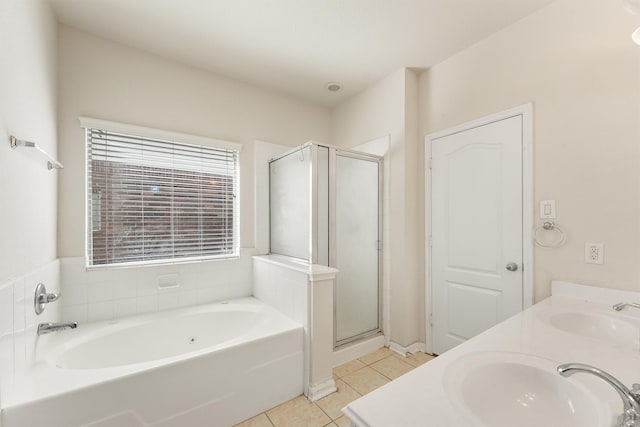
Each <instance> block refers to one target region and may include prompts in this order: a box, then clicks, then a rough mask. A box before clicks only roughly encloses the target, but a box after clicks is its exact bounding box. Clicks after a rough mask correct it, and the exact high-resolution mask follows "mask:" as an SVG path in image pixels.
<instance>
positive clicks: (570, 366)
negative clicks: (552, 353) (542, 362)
mask: <svg viewBox="0 0 640 427" xmlns="http://www.w3.org/2000/svg"><path fill="white" fill-rule="evenodd" d="M578 372H584V373H586V374H592V375H595V376H596V377H598V378H600V379H602V380H604V381H606V382H607V383H608V384H609V385H610V386H611V387H613V388H614V389H615V390H616V391H617V392H618V394H619V395H620V397H621V398H622V402H623V404H624V411H623V413H622V414H621V415H620V416H619V417H618V422H617V424H616V427H640V385H638V384H634V385H633V387H632V389H633V390H629V389H628V388H627V387H626V386H625V385H624V384H622V383H621V382H620V381H619V380H617V379H616V378H614V377H613V376H612V375H610V374H608V373H607V372H605V371H603V370H601V369H598V368H596V367H594V366H590V365H583V364H582V363H566V364H564V365H560V366H558V373H559V374H560V375H562V376H563V377H568V376H570V375H573V374H575V373H578Z"/></svg>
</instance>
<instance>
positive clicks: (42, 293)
mask: <svg viewBox="0 0 640 427" xmlns="http://www.w3.org/2000/svg"><path fill="white" fill-rule="evenodd" d="M60 296H61V294H60V293H57V294H55V293H50V294H49V293H47V288H46V287H45V286H44V283H38V285H37V286H36V290H35V295H34V296H33V309H34V310H35V312H36V314H42V312H43V311H44V308H45V305H46V304H49V303H50V302H53V301H57V300H58V299H60Z"/></svg>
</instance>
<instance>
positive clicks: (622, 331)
mask: <svg viewBox="0 0 640 427" xmlns="http://www.w3.org/2000/svg"><path fill="white" fill-rule="evenodd" d="M548 321H549V323H551V325H553V326H554V327H556V328H558V329H561V330H563V331H565V332H570V333H574V334H578V335H582V336H584V337H589V338H595V339H599V340H602V341H606V342H608V343H609V344H611V345H614V346H616V347H619V348H627V349H630V350H638V349H639V348H640V328H638V327H637V326H636V325H634V324H632V323H630V322H626V321H624V320H621V319H618V318H616V317H613V316H607V315H605V314H590V313H578V312H566V313H553V314H550V315H549V317H548Z"/></svg>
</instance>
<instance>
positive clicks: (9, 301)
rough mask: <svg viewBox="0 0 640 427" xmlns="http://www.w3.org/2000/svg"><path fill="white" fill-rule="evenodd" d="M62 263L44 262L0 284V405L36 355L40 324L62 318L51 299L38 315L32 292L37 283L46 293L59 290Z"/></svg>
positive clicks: (56, 305) (56, 261) (57, 305)
mask: <svg viewBox="0 0 640 427" xmlns="http://www.w3.org/2000/svg"><path fill="white" fill-rule="evenodd" d="M59 277H60V263H59V261H58V260H55V261H52V262H50V263H48V264H45V265H43V266H42V267H40V268H37V269H36V270H33V271H31V272H29V273H27V274H25V275H23V276H20V277H16V278H13V279H10V280H8V281H6V282H4V283H0V404H1V402H2V395H3V393H6V392H7V391H8V389H10V388H11V387H12V385H13V383H14V380H15V378H16V376H19V375H22V374H23V373H24V371H25V369H26V367H27V366H29V365H30V364H31V363H32V362H33V359H34V357H35V351H36V344H37V343H38V336H37V335H36V328H37V324H38V323H41V322H56V321H59V320H60V309H61V307H60V304H59V303H58V302H57V301H56V302H52V303H50V304H48V305H47V306H46V309H45V311H44V312H43V313H42V314H41V315H40V316H36V314H35V312H34V310H33V293H34V290H35V287H36V285H37V284H38V283H40V282H41V283H44V284H45V285H46V287H47V292H60V282H59Z"/></svg>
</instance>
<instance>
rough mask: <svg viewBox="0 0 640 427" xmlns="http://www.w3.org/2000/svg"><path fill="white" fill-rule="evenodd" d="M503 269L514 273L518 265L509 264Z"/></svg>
mask: <svg viewBox="0 0 640 427" xmlns="http://www.w3.org/2000/svg"><path fill="white" fill-rule="evenodd" d="M505 268H506V269H507V270H509V271H516V270H517V269H518V264H516V263H515V262H510V263H508V264H507V265H506V266H505Z"/></svg>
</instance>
